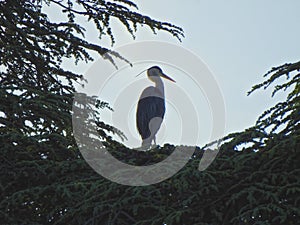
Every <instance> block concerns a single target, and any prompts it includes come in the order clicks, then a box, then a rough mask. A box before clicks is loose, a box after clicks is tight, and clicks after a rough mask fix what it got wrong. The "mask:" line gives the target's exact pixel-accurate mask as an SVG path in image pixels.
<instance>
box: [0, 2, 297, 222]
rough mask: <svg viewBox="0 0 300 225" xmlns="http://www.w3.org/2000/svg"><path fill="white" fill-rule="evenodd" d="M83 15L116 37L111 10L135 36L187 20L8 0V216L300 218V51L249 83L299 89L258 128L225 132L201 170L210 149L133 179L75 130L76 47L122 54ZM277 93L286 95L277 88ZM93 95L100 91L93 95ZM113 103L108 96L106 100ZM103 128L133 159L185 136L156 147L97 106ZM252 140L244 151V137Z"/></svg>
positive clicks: (112, 5)
mask: <svg viewBox="0 0 300 225" xmlns="http://www.w3.org/2000/svg"><path fill="white" fill-rule="evenodd" d="M52 5H57V6H59V7H60V8H61V12H60V13H62V14H64V15H66V21H61V22H59V23H57V22H52V21H51V20H50V19H49V17H48V16H47V15H46V14H45V13H43V8H44V7H48V6H49V7H51V6H52ZM78 16H85V17H87V18H88V19H89V20H90V22H91V23H94V24H95V27H96V29H97V31H98V34H99V37H100V38H101V37H102V36H103V35H108V36H109V37H110V38H111V41H112V43H114V42H115V39H114V35H113V31H112V29H111V26H110V20H111V19H112V18H116V19H117V20H119V21H120V22H121V24H123V25H124V26H125V27H126V29H127V30H128V32H129V33H130V34H132V35H133V37H134V34H135V31H136V30H137V29H138V27H139V26H140V25H144V26H148V27H149V28H150V29H152V30H153V31H154V32H156V31H157V30H161V31H166V32H168V33H170V34H171V35H173V36H175V37H176V38H179V39H180V38H181V37H182V36H183V31H182V29H181V28H179V27H177V26H175V25H172V24H170V23H167V22H160V21H156V20H154V19H152V18H150V17H148V16H145V15H142V14H140V13H138V12H137V6H136V4H135V3H133V2H131V1H127V0H118V1H102V0H99V1H92V0H85V1H83V0H77V1H67V0H65V1H58V0H57V1H55V0H39V1H38V0H37V1H35V0H32V1H17V0H9V1H8V0H7V1H5V0H4V1H0V30H1V32H0V62H1V67H0V96H1V98H0V101H1V104H0V151H1V154H0V162H1V163H0V166H1V170H0V171H1V172H0V178H1V184H0V190H1V192H0V196H1V198H0V209H1V210H0V221H1V223H2V224H145V225H146V224H147V225H148V224H155V225H156V224H172V225H173V224H180V225H182V224H186V225H190V224H193V225H194V224H199V225H200V224H201V225H204V224H207V225H208V224H210V225H211V224H216V225H219V224H257V225H258V224H266V225H269V224H297V222H298V220H299V217H300V195H299V192H300V168H299V158H300V157H299V151H300V131H299V126H300V123H299V120H300V101H299V92H300V82H299V79H300V74H299V71H300V62H295V63H288V64H284V65H282V66H279V67H274V68H272V69H271V70H270V71H269V72H268V73H267V74H266V75H265V81H264V82H263V83H261V84H258V85H255V86H254V87H253V89H252V90H251V91H250V92H249V94H250V93H252V92H254V91H256V90H258V89H261V88H264V89H266V88H273V90H274V92H273V94H276V93H277V92H279V91H284V92H287V93H288V95H287V99H286V100H285V101H284V102H279V103H277V104H276V105H275V106H274V107H272V108H270V109H267V110H266V111H265V112H263V113H262V115H261V116H260V117H259V118H258V120H257V123H256V124H255V125H253V126H252V127H250V128H248V129H246V130H244V131H241V132H237V133H233V134H229V135H228V136H226V137H224V139H223V141H222V143H221V146H220V151H219V154H218V156H217V158H216V160H215V161H214V162H213V163H212V164H211V165H210V167H209V168H208V169H207V170H205V171H203V172H199V170H198V169H197V168H198V165H199V161H200V159H201V157H202V155H203V149H201V148H196V151H195V153H194V156H193V157H192V158H191V160H190V161H189V163H188V164H187V165H186V166H185V167H184V168H183V169H182V170H180V171H179V172H178V173H177V174H176V175H175V176H173V177H172V178H169V179H167V180H165V181H164V182H161V183H158V184H155V185H150V186H145V187H130V186H123V185H120V184H117V183H113V182H111V181H109V180H107V179H105V178H103V177H101V176H100V175H98V174H97V173H96V172H94V171H93V170H92V169H91V168H90V167H89V166H88V164H87V163H86V162H85V161H84V159H83V158H82V156H81V154H80V152H79V150H78V147H77V146H76V143H75V140H74V137H73V133H72V124H71V116H72V109H71V107H72V101H73V94H74V91H75V89H74V83H76V82H79V83H83V82H84V81H83V80H84V77H83V76H82V75H81V74H77V73H74V72H72V71H69V70H68V69H65V68H63V66H62V61H63V60H65V59H68V58H71V59H73V60H74V62H75V63H77V62H79V61H86V62H89V61H91V60H92V58H91V56H90V53H91V52H92V51H94V52H97V53H98V54H100V55H101V56H106V57H108V59H109V60H111V62H113V60H114V57H122V56H120V55H118V54H117V53H115V52H113V51H111V50H110V49H109V48H106V47H103V46H101V45H99V44H97V43H89V42H87V41H86V40H85V38H84V34H85V29H84V27H81V26H80V25H79V24H77V23H76V18H77V17H78ZM274 97H276V95H275V96H274ZM87 100H88V101H92V100H94V99H90V98H87ZM105 108H106V109H110V107H109V105H108V104H107V103H105V102H101V101H100V100H97V104H96V109H98V110H100V109H105ZM97 118H98V121H97V125H98V127H99V130H98V131H97V132H98V135H100V136H101V137H102V138H103V140H104V141H105V142H106V143H107V147H109V148H110V151H111V153H112V154H113V155H114V156H115V157H117V158H119V159H121V160H123V161H124V162H128V163H132V164H137V165H148V164H151V163H154V162H158V161H161V160H162V159H163V158H165V157H167V156H168V155H169V154H170V153H171V152H172V151H173V150H174V147H175V146H172V145H170V144H166V145H165V146H163V147H159V148H157V149H154V150H151V151H149V152H137V151H132V150H130V149H127V148H125V147H124V146H123V145H121V144H119V143H117V142H115V141H113V140H112V138H111V137H110V135H111V132H117V134H119V135H122V134H121V133H118V131H116V130H114V129H113V128H112V127H111V126H109V125H107V124H105V123H103V122H102V121H101V118H100V117H97ZM241 146H242V149H241V150H237V149H239V147H241Z"/></svg>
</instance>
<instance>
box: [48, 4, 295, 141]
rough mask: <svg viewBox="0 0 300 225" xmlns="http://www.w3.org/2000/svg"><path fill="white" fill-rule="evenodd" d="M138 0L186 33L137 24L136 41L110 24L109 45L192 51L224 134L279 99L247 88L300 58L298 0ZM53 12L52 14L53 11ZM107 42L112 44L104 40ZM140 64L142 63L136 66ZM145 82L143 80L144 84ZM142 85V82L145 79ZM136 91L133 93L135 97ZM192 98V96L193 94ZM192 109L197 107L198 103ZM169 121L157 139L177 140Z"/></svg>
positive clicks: (250, 121)
mask: <svg viewBox="0 0 300 225" xmlns="http://www.w3.org/2000/svg"><path fill="white" fill-rule="evenodd" d="M137 4H138V6H139V10H140V12H141V13H144V14H146V15H149V16H150V17H152V18H155V19H158V20H162V21H168V22H171V23H173V24H175V25H179V26H181V27H182V28H183V29H184V31H185V38H184V39H183V41H182V43H180V42H178V40H176V39H175V38H173V37H172V36H171V35H169V34H167V33H166V32H159V33H158V34H157V35H153V33H152V32H151V30H148V29H146V28H140V29H139V31H138V32H137V34H136V36H137V38H136V40H133V39H132V38H131V36H130V35H129V34H128V33H127V32H126V30H125V29H124V28H122V27H121V26H119V25H117V24H114V28H115V29H114V33H115V38H116V44H115V46H113V48H115V49H118V48H119V47H120V46H124V45H127V44H132V43H135V42H139V41H145V40H155V41H166V42H169V43H172V44H176V45H178V46H181V47H183V48H186V49H188V50H190V51H191V52H193V53H194V54H196V55H197V56H198V57H199V58H200V59H201V60H202V61H203V62H204V63H205V64H206V65H207V67H208V68H209V70H210V71H211V72H212V74H213V76H214V77H215V79H216V80H217V82H218V84H219V86H220V89H221V92H222V94H223V98H224V102H225V108H226V117H225V118H226V129H225V134H228V133H230V132H236V131H242V130H244V129H245V128H247V127H249V126H251V125H253V124H254V123H255V121H256V119H257V117H258V116H259V115H260V114H261V113H262V112H263V111H264V110H265V109H267V108H268V107H270V106H272V105H273V104H274V103H275V102H277V101H278V100H280V99H282V97H283V96H278V98H275V99H271V96H270V92H263V91H259V92H257V93H254V94H252V95H251V96H248V97H247V96H246V93H247V91H249V90H250V89H251V86H252V85H254V84H257V83H259V82H262V81H263V77H262V76H263V74H265V73H266V72H267V71H268V70H269V69H270V68H271V67H274V66H278V65H281V64H283V63H286V62H295V61H298V60H299V49H300V43H299V37H300V31H299V30H300V29H299V23H300V17H299V9H300V1H298V0H287V1H274V0H273V1H271V0H263V1H261V0H252V1H240V0H229V1H215V0H211V1H208V0H206V1H204V0H186V1H179V0H163V1H161V0H151V1H150V0H140V1H137ZM51 14H52V17H55V16H54V13H53V11H52V13H51ZM58 19H59V18H58ZM87 38H88V39H89V40H92V41H94V42H98V43H99V44H103V45H107V44H108V40H105V39H104V40H102V41H100V42H99V40H97V37H96V36H95V35H94V33H93V32H89V33H88V35H87ZM107 47H110V46H109V45H107ZM158 54H159V52H158ZM100 60H102V59H100ZM98 63H99V62H98ZM93 66H95V65H92V64H89V65H83V64H80V66H79V67H78V66H77V68H74V69H75V70H77V71H79V72H83V73H88V71H91V68H92V67H93ZM145 66H146V65H145ZM142 68H143V65H142V66H141V67H139V68H138V69H139V70H141V69H142ZM144 69H146V68H144ZM163 69H164V68H163ZM165 70H167V71H166V73H167V72H169V73H170V72H172V69H170V68H167V67H166V68H165V69H164V71H165ZM137 71H138V70H137ZM123 72H124V71H123ZM125 72H126V71H125ZM173 72H174V73H175V74H168V75H170V76H171V77H173V78H176V77H177V79H178V78H179V77H180V76H181V75H180V74H176V71H173ZM127 78H128V80H127V81H122V82H121V83H122V84H123V83H124V82H125V83H126V82H128V83H131V82H132V80H133V79H134V75H132V76H128V77H127ZM144 78H145V79H146V75H145V74H144ZM115 82H118V81H115ZM121 83H120V84H121ZM149 84H150V83H147V82H146V81H145V83H144V88H146V87H147V86H149ZM111 85H112V84H110V86H111ZM140 85H141V87H143V84H140ZM170 85H171V84H170V83H168V82H165V86H166V98H168V90H169V95H170V93H171V86H170ZM176 85H178V86H181V88H185V89H186V90H187V89H189V88H188V85H189V84H188V83H184V82H181V83H178V82H177V83H176ZM117 86H118V85H117V84H116V87H117ZM110 90H112V89H110ZM139 94H140V93H136V98H137V99H138V97H139ZM275 97H276V96H275ZM100 98H101V95H100ZM137 99H128V101H129V102H130V101H137ZM105 100H109V99H105ZM192 101H195V98H194V99H193V100H192ZM130 104H131V103H130ZM176 104H177V103H176ZM116 107H117V106H116ZM167 107H168V105H167ZM178 107H179V108H180V106H177V108H178ZM197 107H198V106H196V108H197ZM169 108H170V110H169V112H168V108H167V114H166V117H167V116H168V117H169V118H173V120H174V118H175V117H176V116H175V117H174V115H173V116H172V115H171V114H172V110H171V106H169ZM175 108H176V107H175ZM203 108H205V106H203ZM134 110H135V109H134V108H132V109H131V111H132V112H131V115H130V116H129V117H126V118H131V122H129V123H130V124H132V126H131V128H129V130H130V131H131V132H132V133H133V136H136V139H135V140H132V141H133V142H130V141H129V142H128V143H127V144H128V145H129V146H135V145H137V143H138V141H139V140H138V138H139V137H138V133H137V132H136V131H133V130H135V125H134V124H135V121H134V113H135V112H134ZM196 110H198V111H201V109H200V108H197V109H196ZM205 115H206V114H205V113H204V115H203V118H202V119H204V120H205ZM177 117H178V115H177ZM179 117H180V115H179ZM180 119H181V120H182V123H184V121H186V120H188V119H189V118H184V117H181V118H180ZM166 120H167V118H166ZM200 120H201V119H200ZM202 124H203V123H202ZM171 126H173V125H172V124H170V123H166V124H165V127H163V130H164V135H162V137H163V140H161V141H159V140H158V142H159V143H160V144H163V143H165V142H173V143H176V144H180V143H177V141H176V138H177V137H178V135H179V134H172V132H171V130H173V131H174V130H176V129H173V127H171ZM204 126H205V125H204ZM208 126H209V125H208ZM121 129H122V128H121ZM199 129H201V130H207V131H209V130H210V129H211V128H209V127H199ZM125 130H126V129H125ZM134 132H135V133H134ZM170 132H171V133H170ZM168 134H169V135H168ZM166 136H168V137H166ZM200 136H201V135H200ZM172 137H174V138H173V139H172ZM177 139H178V138H177ZM208 139H209V137H206V136H205V135H202V137H200V140H198V141H197V143H196V144H198V145H203V144H205V143H207V142H208V141H209V140H208ZM184 144H189V143H184ZM190 144H192V143H190Z"/></svg>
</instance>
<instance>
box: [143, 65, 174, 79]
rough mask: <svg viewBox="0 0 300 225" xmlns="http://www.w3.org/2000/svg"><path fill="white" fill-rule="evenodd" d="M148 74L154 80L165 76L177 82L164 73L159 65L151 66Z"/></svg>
mask: <svg viewBox="0 0 300 225" xmlns="http://www.w3.org/2000/svg"><path fill="white" fill-rule="evenodd" d="M147 75H148V78H149V79H150V80H151V81H153V82H155V79H157V77H163V78H165V79H168V80H170V81H172V82H175V80H173V79H172V78H171V77H169V76H167V75H166V74H164V73H163V71H162V69H161V68H160V67H158V66H152V67H151V68H149V69H148V70H147Z"/></svg>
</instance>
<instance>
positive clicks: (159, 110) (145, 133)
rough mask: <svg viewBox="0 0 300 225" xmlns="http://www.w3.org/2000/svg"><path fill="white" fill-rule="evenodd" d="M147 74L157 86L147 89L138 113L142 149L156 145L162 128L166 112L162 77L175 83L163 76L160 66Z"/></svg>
mask: <svg viewBox="0 0 300 225" xmlns="http://www.w3.org/2000/svg"><path fill="white" fill-rule="evenodd" d="M147 74H148V78H149V79H150V80H151V81H153V82H154V83H155V86H150V87H147V88H146V89H145V90H144V91H143V92H142V94H141V96H140V99H139V102H138V106H137V112H136V125H137V129H138V131H139V133H140V135H141V137H142V140H143V141H142V147H143V148H145V149H148V148H149V147H150V146H151V144H152V141H154V144H156V137H155V135H156V133H157V132H158V130H159V128H160V126H161V123H162V121H163V118H164V115H165V111H166V110H165V94H164V85H163V82H162V79H161V78H160V77H164V78H166V79H169V80H171V81H173V82H175V81H174V80H172V79H171V78H170V77H168V76H167V75H165V74H163V72H162V70H161V69H160V68H159V67H158V66H154V67H151V68H150V69H148V70H147Z"/></svg>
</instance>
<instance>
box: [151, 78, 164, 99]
mask: <svg viewBox="0 0 300 225" xmlns="http://www.w3.org/2000/svg"><path fill="white" fill-rule="evenodd" d="M153 82H154V83H155V87H156V88H157V89H158V90H159V91H160V93H161V94H162V96H164V95H165V90H164V84H163V81H162V79H161V78H160V77H159V76H157V77H154V78H153Z"/></svg>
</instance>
